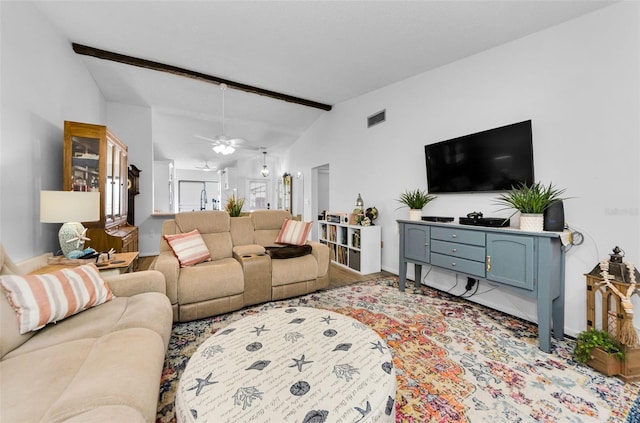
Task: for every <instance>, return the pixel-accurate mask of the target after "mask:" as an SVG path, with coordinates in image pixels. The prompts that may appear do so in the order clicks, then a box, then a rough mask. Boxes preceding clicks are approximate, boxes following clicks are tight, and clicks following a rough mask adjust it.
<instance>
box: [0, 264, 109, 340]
mask: <svg viewBox="0 0 640 423" xmlns="http://www.w3.org/2000/svg"><path fill="white" fill-rule="evenodd" d="M0 285H1V286H2V288H4V290H5V292H6V294H7V298H8V299H9V303H10V304H11V306H12V307H13V308H14V310H15V311H16V313H17V315H18V320H19V323H20V333H21V334H24V333H27V332H30V331H33V330H37V329H40V328H42V327H44V326H45V325H46V324H48V323H52V322H57V321H59V320H62V319H64V318H66V317H69V316H72V315H74V314H76V313H79V312H81V311H84V310H86V309H88V308H91V307H95V306H97V305H100V304H103V303H105V302H107V301H109V300H111V299H112V298H113V294H112V293H111V290H110V289H109V286H108V285H107V284H106V283H105V281H104V280H103V279H102V277H101V276H100V272H99V271H98V268H97V267H96V266H95V265H94V264H85V265H82V266H78V267H75V268H69V269H62V270H58V271H55V272H52V273H48V274H44V275H26V276H18V275H3V276H0Z"/></svg>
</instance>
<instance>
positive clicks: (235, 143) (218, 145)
mask: <svg viewBox="0 0 640 423" xmlns="http://www.w3.org/2000/svg"><path fill="white" fill-rule="evenodd" d="M220 90H222V134H221V135H218V136H217V137H215V138H208V137H203V136H202V135H195V137H196V138H200V139H202V140H205V141H209V142H210V143H211V145H212V148H213V151H215V152H216V153H217V154H223V155H228V154H233V153H234V152H235V151H236V148H242V149H245V150H253V151H257V150H259V149H260V147H255V146H252V145H248V144H245V143H244V141H245V140H243V139H242V138H229V137H227V136H226V135H225V126H224V118H225V116H224V109H225V108H224V92H225V91H226V90H227V84H220Z"/></svg>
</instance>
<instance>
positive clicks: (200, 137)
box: [194, 135, 220, 144]
mask: <svg viewBox="0 0 640 423" xmlns="http://www.w3.org/2000/svg"><path fill="white" fill-rule="evenodd" d="M194 137H196V138H199V139H201V140H204V141H209V142H211V143H215V144H220V140H219V139H214V138H208V137H203V136H202V135H194Z"/></svg>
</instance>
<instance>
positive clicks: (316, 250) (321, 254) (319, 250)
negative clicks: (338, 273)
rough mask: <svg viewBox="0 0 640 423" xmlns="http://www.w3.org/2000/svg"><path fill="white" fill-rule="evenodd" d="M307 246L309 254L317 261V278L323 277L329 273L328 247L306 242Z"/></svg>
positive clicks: (318, 243)
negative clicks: (308, 246)
mask: <svg viewBox="0 0 640 423" xmlns="http://www.w3.org/2000/svg"><path fill="white" fill-rule="evenodd" d="M307 244H308V245H311V254H313V256H314V257H315V258H316V260H317V261H318V277H319V278H321V277H324V276H325V275H326V274H327V272H329V263H330V254H329V247H327V246H326V245H325V244H322V243H320V242H315V241H309V242H307Z"/></svg>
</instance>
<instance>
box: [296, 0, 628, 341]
mask: <svg viewBox="0 0 640 423" xmlns="http://www.w3.org/2000/svg"><path fill="white" fill-rule="evenodd" d="M639 15H640V4H638V3H637V2H624V3H620V4H616V5H613V6H610V7H607V8H605V9H601V10H599V11H597V12H594V13H592V14H589V15H586V16H583V17H581V18H578V19H575V20H573V21H570V22H568V23H565V24H562V25H559V26H557V27H553V28H551V29H548V30H545V31H542V32H539V33H537V34H533V35H531V36H528V37H525V38H522V39H520V40H517V41H514V42H511V43H508V44H506V45H503V46H500V47H498V48H494V49H492V50H489V51H486V52H483V53H481V54H477V55H475V56H472V57H469V58H466V59H464V60H460V61H458V62H456V63H453V64H450V65H448V66H443V67H441V68H438V69H436V70H433V71H430V72H427V73H424V74H422V75H419V76H416V77H413V78H410V79H407V80H404V81H401V82H398V83H396V84H393V85H391V86H388V87H385V88H383V89H380V90H377V91H374V92H371V93H368V94H366V95H363V96H361V97H358V98H355V99H353V100H350V101H347V102H344V103H342V104H338V105H337V106H336V107H334V109H333V110H332V111H331V112H329V113H327V114H325V115H323V117H321V118H320V119H319V120H318V121H317V122H316V123H315V124H314V126H313V127H312V128H311V129H310V130H309V131H308V132H307V133H306V134H305V135H304V137H303V138H302V139H301V140H300V141H299V142H298V143H296V145H295V146H294V147H293V148H292V149H291V151H290V154H289V156H288V157H287V161H288V163H293V164H295V166H296V167H300V168H302V169H303V171H305V172H306V170H305V169H310V168H312V167H315V166H318V165H321V164H324V163H329V164H330V166H331V182H330V190H331V194H330V198H331V206H330V207H331V210H332V211H350V210H351V209H353V207H354V202H355V199H356V197H357V194H358V192H360V193H362V197H363V199H364V202H365V206H372V205H375V206H376V207H377V208H378V210H379V211H380V218H379V219H378V221H377V222H376V224H378V225H381V226H382V238H383V243H384V248H383V250H382V264H383V268H384V269H386V270H388V271H391V272H393V273H397V272H398V231H397V225H396V223H395V220H396V219H400V218H407V216H408V212H407V210H406V209H400V210H396V208H397V207H398V205H399V204H398V203H397V202H396V201H395V199H396V198H397V197H398V195H399V194H400V193H401V192H402V191H404V190H405V189H414V188H426V173H425V161H424V150H423V148H424V145H425V144H430V143H433V142H437V141H441V140H445V139H449V138H453V137H456V136H460V135H465V134H468V133H473V132H477V131H481V130H485V129H490V128H493V127H497V126H501V125H504V124H508V123H513V122H518V121H522V120H526V119H532V120H533V137H534V162H535V172H536V179H538V180H541V181H543V182H545V183H548V182H553V183H554V184H555V185H556V186H558V187H562V188H566V189H567V192H566V194H567V195H568V196H571V197H575V198H573V199H571V200H568V201H566V202H565V215H566V220H567V222H568V223H569V224H570V225H571V226H572V227H573V228H575V229H576V230H579V231H581V232H582V233H583V234H584V236H585V242H584V244H583V245H581V246H579V247H574V248H573V249H571V250H570V251H569V252H568V254H567V265H566V294H567V295H566V311H567V313H566V316H567V319H566V325H565V326H566V329H567V331H568V332H569V333H576V332H577V331H579V330H582V329H583V328H584V327H585V317H586V309H585V307H586V305H585V303H586V301H585V278H584V276H583V274H584V273H587V272H589V271H590V270H591V269H592V268H593V267H594V265H595V264H596V263H597V262H598V261H599V260H601V259H603V258H606V257H607V254H608V253H609V252H610V250H611V249H612V248H613V247H614V246H616V245H619V246H620V247H621V248H623V249H624V250H625V251H626V254H627V258H628V259H629V260H631V261H633V262H634V263H638V264H640V245H639V235H640V227H639V223H638V221H639V219H638V217H639V212H638V206H639V203H640V197H639V195H640V194H639V171H638V159H639V157H640V150H639V144H640V142H639V140H640V127H639V123H638V116H640V106H639V93H640V85H639V82H638V79H639V75H640V67H639V65H638V60H639V51H640V43H639V36H638V35H639V29H638V28H639V24H638V22H639ZM382 109H386V110H387V121H386V122H385V123H383V124H380V125H377V126H374V127H373V128H371V129H367V128H366V117H367V116H369V115H371V114H372V113H375V112H377V111H379V110H382ZM495 197H496V195H495V194H466V195H440V196H439V198H438V199H437V200H435V201H434V202H433V203H431V204H430V205H429V206H427V208H425V214H429V215H440V216H455V217H458V216H464V215H466V214H467V213H468V212H470V211H474V210H478V211H482V212H484V214H485V216H504V217H507V216H508V215H509V214H510V212H508V211H498V209H499V208H500V207H499V206H496V205H493V204H492V202H493V200H494V198H495ZM305 217H306V218H307V219H314V217H313V216H310V215H309V213H308V212H306V214H305ZM410 268H411V269H410V274H411V275H412V274H413V273H412V272H413V269H412V266H410ZM423 274H424V272H423ZM463 280H464V281H466V278H463ZM426 281H427V284H429V285H433V286H436V287H438V288H441V289H443V290H449V289H450V288H451V287H453V286H454V283H455V277H454V276H453V275H452V274H450V273H448V272H441V271H437V270H433V271H432V272H431V273H430V274H429V275H428V276H427V278H426ZM463 286H464V285H463V284H462V287H463ZM462 287H458V288H457V290H454V292H456V293H461V292H463V291H464V290H463V289H462ZM487 289H489V287H488V286H487V285H486V283H484V284H482V285H481V291H485V290H487ZM505 292H506V291H492V292H490V293H487V294H484V295H477V296H476V297H474V299H475V300H476V301H478V302H480V303H483V304H487V305H490V306H492V307H495V308H498V309H501V310H505V311H507V312H509V313H513V314H515V315H519V316H521V317H524V318H526V319H529V320H534V321H535V320H537V317H536V311H535V310H536V309H535V303H533V302H532V301H530V300H528V299H525V298H520V297H517V296H515V295H507V294H505ZM634 302H635V303H636V304H637V307H639V308H640V304H638V303H639V301H638V298H637V297H635V300H634ZM635 324H636V326H640V319H639V318H638V316H636V319H635Z"/></svg>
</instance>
